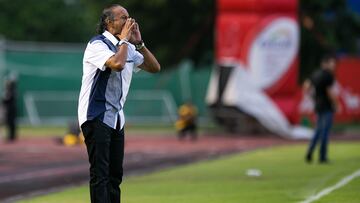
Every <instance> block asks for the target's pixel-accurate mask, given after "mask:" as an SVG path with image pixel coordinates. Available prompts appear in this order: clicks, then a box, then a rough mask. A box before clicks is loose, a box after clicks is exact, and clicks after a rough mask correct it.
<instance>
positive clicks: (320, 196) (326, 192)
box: [300, 169, 360, 203]
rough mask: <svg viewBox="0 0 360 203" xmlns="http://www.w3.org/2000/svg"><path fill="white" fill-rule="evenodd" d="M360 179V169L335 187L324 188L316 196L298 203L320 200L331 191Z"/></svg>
mask: <svg viewBox="0 0 360 203" xmlns="http://www.w3.org/2000/svg"><path fill="white" fill-rule="evenodd" d="M357 177H360V169H359V170H357V171H355V172H354V173H353V174H351V175H349V176H346V177H345V178H343V179H341V180H340V181H339V182H338V183H336V184H335V185H333V186H331V187H328V188H325V189H323V190H322V191H320V192H319V193H317V194H316V195H312V196H310V197H308V198H307V199H306V200H304V201H302V202H300V203H311V202H314V201H316V200H318V199H320V198H322V197H323V196H325V195H328V194H330V193H331V192H332V191H334V190H336V189H339V188H341V187H343V186H344V185H346V184H348V183H349V182H350V181H351V180H352V179H354V178H357Z"/></svg>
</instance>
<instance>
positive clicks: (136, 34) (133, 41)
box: [129, 22, 142, 45]
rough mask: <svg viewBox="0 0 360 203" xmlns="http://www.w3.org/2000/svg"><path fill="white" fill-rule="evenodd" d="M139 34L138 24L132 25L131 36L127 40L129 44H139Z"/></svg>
mask: <svg viewBox="0 0 360 203" xmlns="http://www.w3.org/2000/svg"><path fill="white" fill-rule="evenodd" d="M141 40H142V39H141V33H140V29H139V24H138V23H136V22H135V23H134V26H133V28H132V35H131V37H130V39H129V42H130V43H131V44H134V45H136V44H139V43H140V42H141Z"/></svg>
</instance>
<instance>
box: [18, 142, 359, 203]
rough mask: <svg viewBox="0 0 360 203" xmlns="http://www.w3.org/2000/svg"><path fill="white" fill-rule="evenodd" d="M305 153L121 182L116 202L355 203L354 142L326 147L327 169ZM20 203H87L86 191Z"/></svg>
mask: <svg viewBox="0 0 360 203" xmlns="http://www.w3.org/2000/svg"><path fill="white" fill-rule="evenodd" d="M305 149H306V146H305V145H292V146H284V147H276V148H269V149H261V150H256V151H252V152H247V153H242V154H238V155H232V156H229V157H226V158H223V159H220V160H213V161H206V162H201V163H196V164H191V165H187V166H182V167H179V168H175V169H169V170H165V171H162V172H157V173H154V174H150V175H146V176H140V177H130V178H126V179H125V180H124V184H123V185H122V202H126V203H135V202H136V203H139V202H146V203H169V202H171V203H238V202H246V203H282V202H284V203H285V202H286V203H288V202H302V201H305V200H307V199H309V200H310V199H311V197H312V196H316V195H318V197H319V200H317V201H314V202H324V203H325V202H326V203H329V202H346V203H356V202H360V193H359V191H360V177H359V175H360V173H359V170H360V143H359V142H346V143H345V142H341V143H340V142H337V143H335V142H333V143H331V145H330V158H331V163H330V164H326V165H320V164H318V163H316V162H315V163H313V164H306V163H305V162H304V160H303V155H304V151H305ZM249 169H257V170H259V171H261V175H260V176H249V175H248V174H247V172H248V170H249ZM354 172H358V173H357V174H354ZM255 175H256V174H255ZM351 175H352V176H351ZM346 177H347V179H344V178H346ZM344 180H345V181H344ZM21 202H22V203H29V202H31V203H40V202H41V203H62V202H64V203H67V202H72V203H87V202H90V201H89V197H88V186H87V185H86V186H83V187H78V188H69V189H67V190H65V191H63V192H59V193H55V194H50V195H47V196H42V197H38V198H34V199H30V200H24V201H21ZM308 202H311V201H308Z"/></svg>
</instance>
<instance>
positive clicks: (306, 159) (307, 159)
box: [305, 154, 312, 163]
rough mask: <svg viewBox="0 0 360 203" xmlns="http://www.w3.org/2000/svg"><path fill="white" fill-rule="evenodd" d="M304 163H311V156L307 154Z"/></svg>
mask: <svg viewBox="0 0 360 203" xmlns="http://www.w3.org/2000/svg"><path fill="white" fill-rule="evenodd" d="M305 161H306V163H311V162H312V156H311V154H307V155H306V157H305Z"/></svg>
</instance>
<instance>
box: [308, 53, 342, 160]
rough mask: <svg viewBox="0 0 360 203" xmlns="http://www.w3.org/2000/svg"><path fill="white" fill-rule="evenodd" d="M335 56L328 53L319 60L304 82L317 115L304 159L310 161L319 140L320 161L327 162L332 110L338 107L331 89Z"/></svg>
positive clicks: (333, 81)
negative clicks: (319, 62)
mask: <svg viewBox="0 0 360 203" xmlns="http://www.w3.org/2000/svg"><path fill="white" fill-rule="evenodd" d="M335 68H336V58H335V57H334V56H331V55H328V56H325V57H323V59H322V61H321V69H319V70H317V71H315V72H314V73H313V74H312V75H311V77H310V79H308V80H306V81H305V83H304V86H303V88H304V92H305V93H308V94H309V93H310V94H311V95H312V97H313V99H314V103H315V112H316V115H317V122H316V129H315V134H314V136H313V137H312V139H311V141H310V144H309V147H308V150H307V153H306V157H305V160H306V161H307V162H308V163H310V162H312V159H313V157H312V154H313V151H314V149H315V147H316V144H317V142H318V141H319V140H320V157H319V162H320V163H327V162H328V157H327V151H328V147H327V146H328V140H329V133H330V129H331V126H332V121H333V116H334V112H336V110H337V109H338V101H337V96H336V94H335V93H334V91H333V86H334V83H335Z"/></svg>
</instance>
